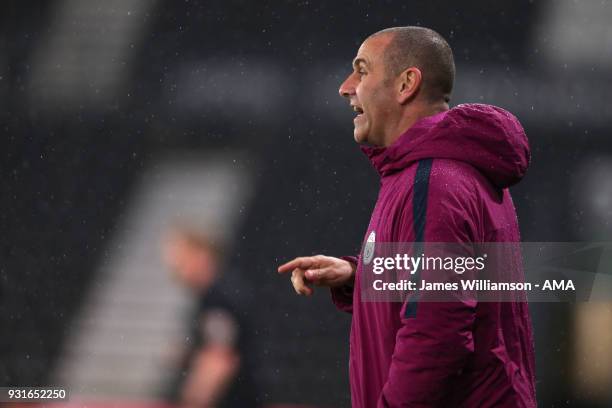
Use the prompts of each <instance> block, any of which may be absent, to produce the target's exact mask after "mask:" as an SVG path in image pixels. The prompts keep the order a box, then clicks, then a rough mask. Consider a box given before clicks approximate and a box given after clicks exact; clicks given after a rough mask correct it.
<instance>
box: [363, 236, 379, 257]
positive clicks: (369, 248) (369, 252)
mask: <svg viewBox="0 0 612 408" xmlns="http://www.w3.org/2000/svg"><path fill="white" fill-rule="evenodd" d="M375 246H376V231H372V232H370V235H368V239H367V240H366V243H365V246H364V248H363V264H364V265H368V264H369V263H370V262H372V258H373V257H374V247H375Z"/></svg>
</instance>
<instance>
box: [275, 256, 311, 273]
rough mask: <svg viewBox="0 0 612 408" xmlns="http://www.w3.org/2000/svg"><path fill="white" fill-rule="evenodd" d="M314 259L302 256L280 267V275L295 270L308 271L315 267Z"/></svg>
mask: <svg viewBox="0 0 612 408" xmlns="http://www.w3.org/2000/svg"><path fill="white" fill-rule="evenodd" d="M313 258H314V257H312V256H300V257H297V258H295V259H293V260H291V261H289V262H287V263H285V264H282V265H281V266H279V267H278V273H285V272H289V271H292V270H294V269H295V268H301V269H306V268H310V267H311V266H313V265H314V259H313Z"/></svg>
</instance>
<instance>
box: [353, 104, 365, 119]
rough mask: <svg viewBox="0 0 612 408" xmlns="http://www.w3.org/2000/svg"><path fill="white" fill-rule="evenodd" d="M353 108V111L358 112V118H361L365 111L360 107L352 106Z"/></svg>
mask: <svg viewBox="0 0 612 408" xmlns="http://www.w3.org/2000/svg"><path fill="white" fill-rule="evenodd" d="M352 107H353V110H354V111H355V112H357V116H361V115H362V114H363V109H361V108H360V107H359V106H355V105H352Z"/></svg>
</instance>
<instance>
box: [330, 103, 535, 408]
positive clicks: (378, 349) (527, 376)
mask: <svg viewBox="0 0 612 408" xmlns="http://www.w3.org/2000/svg"><path fill="white" fill-rule="evenodd" d="M362 150H364V152H365V153H366V154H367V155H368V157H369V158H370V160H371V162H372V164H373V165H374V167H375V168H376V170H377V171H378V173H379V174H380V177H381V187H380V192H379V195H378V201H377V202H376V207H375V208H374V212H373V214H372V218H371V221H370V225H369V227H368V230H367V231H366V235H365V236H366V237H368V236H369V235H370V233H371V232H372V231H375V232H376V242H416V241H423V242H462V243H466V242H518V241H520V236H519V229H518V223H517V217H516V212H515V209H514V205H513V203H512V198H511V197H510V192H509V191H508V188H507V187H509V186H511V185H513V184H515V183H517V182H519V181H520V180H521V178H522V177H523V176H524V174H525V172H526V170H527V167H528V165H529V145H528V142H527V137H526V136H525V132H524V131H523V128H522V127H521V125H520V123H519V122H518V120H517V119H516V118H515V117H514V116H513V115H511V114H510V113H508V112H506V111H505V110H503V109H500V108H497V107H494V106H488V105H479V104H466V105H460V106H457V107H455V108H453V109H451V110H449V111H446V112H442V113H440V114H437V115H434V116H430V117H427V118H424V119H421V120H420V121H418V122H417V123H416V124H415V125H414V126H412V127H411V128H410V129H409V130H408V131H407V132H406V133H404V134H403V135H401V136H400V137H399V138H398V140H397V141H395V143H393V144H392V145H391V146H389V147H387V148H372V147H364V148H362ZM519 256H520V254H519ZM352 261H353V262H354V263H357V272H356V276H355V288H359V287H360V281H361V280H363V277H362V274H363V272H362V270H363V265H362V263H361V261H360V259H358V258H353V259H352ZM360 297H361V294H360V290H354V291H353V290H352V289H351V288H348V287H342V288H335V289H332V298H333V300H334V303H335V304H336V305H337V306H338V307H339V308H340V309H342V310H344V311H347V312H349V313H352V314H353V318H352V327H351V338H350V364H349V367H350V382H351V396H352V404H353V407H357V408H372V407H377V406H378V407H445V408H446V407H449V408H450V407H452V408H455V407H481V408H486V407H496V408H505V407H508V408H517V407H535V406H536V401H535V375H534V351H533V350H534V349H533V339H532V330H531V320H530V315H529V310H528V307H527V304H526V303H523V302H488V303H485V302H480V303H479V302H476V301H462V302H461V301H457V302H423V301H421V302H419V303H417V304H416V305H411V304H410V302H404V303H401V302H364V301H362V300H361V299H360ZM407 308H409V309H413V310H407Z"/></svg>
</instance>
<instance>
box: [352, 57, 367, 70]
mask: <svg viewBox="0 0 612 408" xmlns="http://www.w3.org/2000/svg"><path fill="white" fill-rule="evenodd" d="M359 64H363V65H365V66H366V68H367V67H368V62H367V61H366V60H365V59H363V58H360V57H357V58H355V59H354V60H353V67H355V68H357V67H358V66H359Z"/></svg>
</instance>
